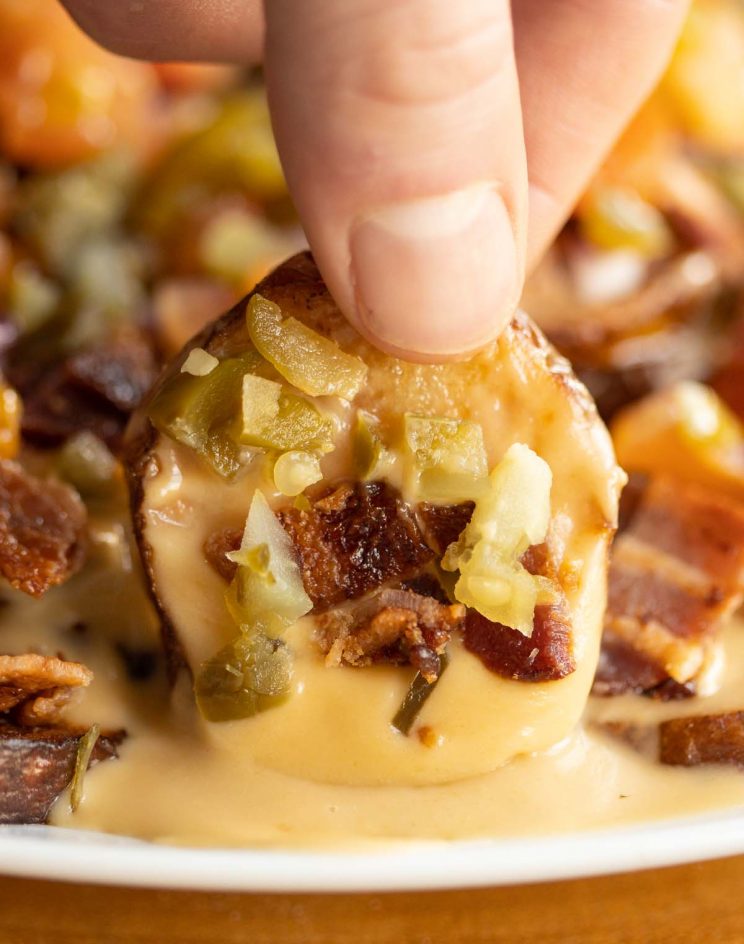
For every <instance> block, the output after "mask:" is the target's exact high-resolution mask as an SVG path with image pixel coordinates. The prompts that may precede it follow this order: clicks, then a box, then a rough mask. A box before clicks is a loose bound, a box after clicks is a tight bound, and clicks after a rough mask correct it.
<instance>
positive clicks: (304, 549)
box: [279, 482, 434, 611]
mask: <svg viewBox="0 0 744 944" xmlns="http://www.w3.org/2000/svg"><path fill="white" fill-rule="evenodd" d="M279 518H280V520H281V522H282V524H283V525H284V528H285V530H286V531H287V533H288V534H289V536H290V538H291V539H292V541H293V543H294V546H295V548H296V549H297V553H298V556H299V563H300V569H301V571H302V579H303V583H304V585H305V590H306V591H307V594H308V596H309V597H310V599H311V600H312V601H313V605H314V606H315V609H316V611H322V610H326V609H329V608H330V607H332V606H336V605H338V604H339V603H343V602H345V601H346V600H353V599H356V598H358V597H361V596H363V595H364V594H365V593H368V592H369V591H370V590H375V589H377V588H378V587H380V586H381V585H382V584H384V583H387V582H389V581H391V580H396V579H397V580H401V579H405V578H407V577H409V576H412V575H413V574H415V573H416V572H417V571H419V570H421V569H422V568H423V567H424V565H426V564H427V563H429V562H430V561H431V560H432V558H433V557H434V554H433V552H432V550H431V548H429V547H428V546H427V544H426V543H425V541H424V539H423V537H422V535H421V531H420V529H419V527H418V525H417V524H416V520H415V518H414V516H413V513H412V512H411V510H410V508H409V507H408V506H407V505H406V504H405V503H404V502H403V501H402V499H401V498H400V496H399V494H398V492H397V491H396V490H395V489H394V488H392V486H390V485H388V484H386V483H384V482H368V483H362V482H357V483H355V484H346V485H341V486H339V487H338V488H336V489H334V490H333V491H332V492H330V493H328V494H325V495H323V496H322V497H321V498H319V499H317V500H316V501H315V502H313V504H312V507H311V508H310V510H308V511H302V510H300V509H298V508H289V509H286V510H285V511H281V512H280V513H279Z"/></svg>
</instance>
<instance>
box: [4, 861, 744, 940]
mask: <svg viewBox="0 0 744 944" xmlns="http://www.w3.org/2000/svg"><path fill="white" fill-rule="evenodd" d="M125 941H126V942H132V944H237V942H250V944H346V942H354V944H372V942H374V944H378V942H379V944H388V942H390V944H445V942H446V944H455V942H457V944H481V942H483V944H485V942H489V944H490V942H493V944H533V942H535V944H536V942H539V944H558V942H560V944H688V942H689V944H692V942H694V944H742V942H743V941H744V856H739V857H736V858H733V859H725V860H721V861H718V862H710V863H706V864H701V865H691V866H683V867H680V868H673V869H658V870H655V871H651V872H642V873H635V874H633V875H620V876H614V877H611V878H599V879H590V880H583V881H571V882H562V883H556V884H551V885H531V886H521V887H517V888H496V889H478V890H475V891H458V892H434V893H426V894H388V895H333V896H322V895H245V894H206V893H195V892H171V891H149V890H132V889H123V888H104V887H101V886H93V885H68V884H63V883H54V882H36V881H26V880H23V879H15V878H5V879H0V944H109V942H112V944H120V942H125Z"/></svg>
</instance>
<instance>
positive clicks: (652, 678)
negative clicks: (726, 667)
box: [594, 477, 744, 697]
mask: <svg viewBox="0 0 744 944" xmlns="http://www.w3.org/2000/svg"><path fill="white" fill-rule="evenodd" d="M743 595H744V506H742V505H740V504H739V503H737V502H735V501H733V500H731V499H729V498H726V497H723V496H720V495H713V494H711V493H710V491H709V490H706V489H702V488H700V487H698V486H695V485H690V484H687V483H681V482H678V481H676V480H673V479H671V478H666V477H657V478H654V479H653V480H652V481H651V482H650V483H649V484H648V486H647V488H646V490H645V492H644V494H643V496H642V498H641V499H640V502H639V504H638V506H637V508H636V510H635V513H634V515H633V517H632V518H631V520H630V523H629V525H628V527H627V529H626V530H625V531H624V532H623V533H622V534H621V535H619V537H618V538H617V539H616V541H615V545H614V548H613V552H612V559H611V564H610V572H609V587H608V605H607V614H606V617H605V632H604V637H603V644H602V657H601V659H600V664H599V669H598V672H597V676H596V679H595V684H594V692H595V693H596V694H600V695H613V694H619V693H621V692H628V691H634V692H655V693H658V694H660V695H661V697H668V696H669V694H670V693H673V697H680V696H681V695H683V694H684V690H683V689H681V688H679V687H675V685H674V684H673V683H677V686H686V691H687V693H692V692H693V691H694V680H695V679H696V677H697V676H698V675H699V674H700V673H701V671H703V670H704V668H705V666H706V663H707V661H708V659H709V658H710V655H711V653H712V651H713V649H714V646H715V644H716V637H717V635H718V633H719V630H720V628H721V626H722V624H723V622H724V621H725V619H726V618H727V617H728V616H729V615H730V614H731V613H732V612H733V611H734V610H735V609H736V607H737V606H738V605H739V603H740V602H741V600H742V596H743ZM670 680H671V683H672V684H671V685H670V684H668V683H670ZM657 689H658V691H657Z"/></svg>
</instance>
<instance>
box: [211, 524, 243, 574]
mask: <svg viewBox="0 0 744 944" xmlns="http://www.w3.org/2000/svg"><path fill="white" fill-rule="evenodd" d="M242 537H243V533H242V531H241V530H240V529H239V528H223V529H222V531H216V532H215V533H214V534H210V535H209V537H208V538H207V540H206V541H205V542H204V556H205V557H206V559H207V563H208V564H209V565H210V566H211V567H213V568H214V570H216V571H217V573H218V574H219V575H220V577H222V578H223V579H225V580H226V581H227V582H228V583H229V582H230V581H231V580H232V579H233V577H234V576H235V571H236V570H237V569H238V565H237V564H236V563H235V562H234V561H231V560H228V559H227V557H225V555H226V554H227V553H228V551H237V549H238V548H239V547H240V541H241V539H242Z"/></svg>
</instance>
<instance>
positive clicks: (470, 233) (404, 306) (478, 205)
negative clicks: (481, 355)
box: [350, 183, 523, 360]
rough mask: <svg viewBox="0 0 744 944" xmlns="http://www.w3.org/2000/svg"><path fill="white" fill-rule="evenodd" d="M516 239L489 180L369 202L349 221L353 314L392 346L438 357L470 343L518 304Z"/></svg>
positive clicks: (489, 335)
mask: <svg viewBox="0 0 744 944" xmlns="http://www.w3.org/2000/svg"><path fill="white" fill-rule="evenodd" d="M518 243H519V240H518V238H517V236H516V234H515V227H514V221H513V219H512V215H511V214H510V212H509V210H508V209H507V206H506V204H505V202H504V200H503V198H502V196H501V193H500V191H499V188H498V187H497V186H495V185H493V184H491V183H482V184H476V185H473V186H470V187H468V188H466V189H462V190H459V191H455V192H453V193H449V194H445V195H440V196H435V197H429V198H426V199H422V200H415V201H409V202H406V203H401V204H397V205H394V206H389V207H385V208H383V209H379V210H376V211H374V212H372V213H370V214H368V215H365V216H364V217H362V218H361V219H360V220H358V221H357V222H356V223H355V225H354V226H353V228H352V230H351V235H350V260H351V271H350V280H351V284H352V286H353V290H354V306H355V307H354V311H353V312H352V314H351V318H352V320H353V321H355V322H357V323H358V325H359V327H360V329H361V330H362V331H363V333H364V334H365V335H366V336H367V337H369V338H371V339H372V340H373V341H374V343H376V344H377V345H378V346H379V347H381V348H383V349H384V350H386V351H388V352H391V353H395V354H397V355H402V356H408V357H409V358H412V359H416V360H421V359H424V360H437V359H448V358H451V357H457V356H462V355H463V354H465V353H469V352H472V351H474V350H476V349H478V348H480V347H482V346H483V345H485V344H487V343H488V342H489V341H491V340H492V339H493V338H495V337H496V336H497V335H498V334H499V333H500V332H501V330H502V329H503V328H504V326H505V325H506V323H507V322H508V321H509V319H510V318H511V316H512V315H513V313H514V310H515V309H516V306H517V303H518V301H519V296H520V294H521V289H522V280H523V271H522V268H523V267H522V262H521V260H522V253H521V251H520V249H519V246H518Z"/></svg>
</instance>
